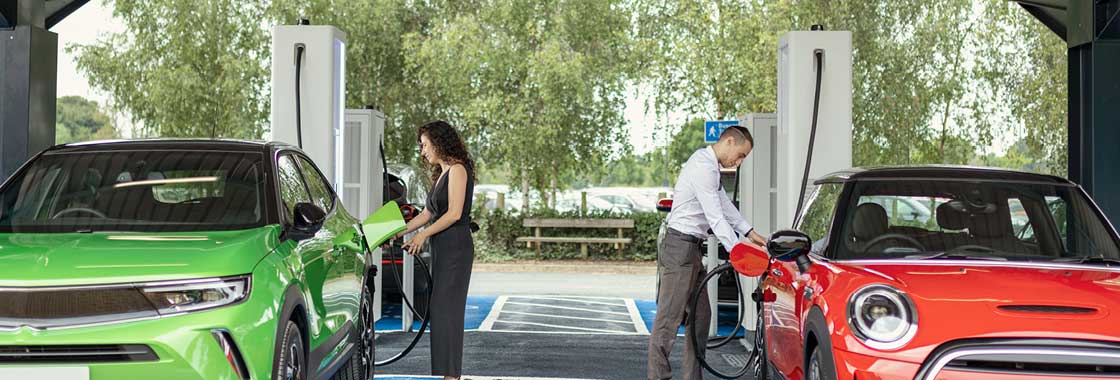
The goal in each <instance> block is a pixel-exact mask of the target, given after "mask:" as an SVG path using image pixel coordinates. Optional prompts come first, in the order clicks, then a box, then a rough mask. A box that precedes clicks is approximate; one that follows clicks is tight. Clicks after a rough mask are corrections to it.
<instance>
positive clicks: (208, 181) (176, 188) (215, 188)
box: [148, 170, 226, 203]
mask: <svg viewBox="0 0 1120 380" xmlns="http://www.w3.org/2000/svg"><path fill="white" fill-rule="evenodd" d="M148 178H149V179H165V180H168V181H167V183H166V184H163V185H155V186H152V196H154V197H155V198H156V200H157V201H160V202H163V203H188V202H195V203H197V202H201V201H202V200H203V199H205V198H220V197H222V196H223V195H224V194H225V188H226V181H225V178H226V171H224V170H168V171H160V172H152V173H149V174H148ZM199 179H202V180H203V181H197V180H199Z"/></svg>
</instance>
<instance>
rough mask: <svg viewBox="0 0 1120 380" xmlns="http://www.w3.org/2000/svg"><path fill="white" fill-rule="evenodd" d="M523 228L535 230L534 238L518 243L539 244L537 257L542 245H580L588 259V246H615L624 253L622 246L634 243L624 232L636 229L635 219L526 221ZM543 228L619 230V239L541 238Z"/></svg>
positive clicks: (519, 240)
mask: <svg viewBox="0 0 1120 380" xmlns="http://www.w3.org/2000/svg"><path fill="white" fill-rule="evenodd" d="M522 226H523V227H526V228H532V229H533V236H523V237H519V238H517V242H518V243H525V247H526V248H529V247H532V246H533V243H536V244H537V256H540V255H541V243H579V244H580V250H579V251H580V254H581V255H583V258H585V259H586V258H587V245H588V244H614V247H615V249H617V250H618V251H619V252H622V246H623V245H625V244H630V243H632V240H631V239H630V238H627V237H623V236H624V235H623V230H624V229H627V228H634V220H633V219H525V220H524V221H523V222H522ZM541 228H613V229H617V230H618V237H617V238H605V237H578V236H541Z"/></svg>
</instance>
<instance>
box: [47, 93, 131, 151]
mask: <svg viewBox="0 0 1120 380" xmlns="http://www.w3.org/2000/svg"><path fill="white" fill-rule="evenodd" d="M117 137H118V134H117V129H116V128H115V127H113V124H112V120H110V119H109V116H108V115H105V113H104V112H102V110H101V107H100V106H99V105H98V104H97V102H95V101H92V100H87V99H85V98H83V97H80V96H63V97H61V98H58V101H57V102H56V103H55V143H57V144H66V143H72V142H79V141H91V140H107V139H114V138H117Z"/></svg>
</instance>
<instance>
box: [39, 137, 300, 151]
mask: <svg viewBox="0 0 1120 380" xmlns="http://www.w3.org/2000/svg"><path fill="white" fill-rule="evenodd" d="M136 149H174V150H182V149H189V150H221V151H235V152H265V153H267V152H271V151H275V150H279V149H296V148H295V147H293V146H291V145H289V144H287V143H282V142H274V141H272V142H269V141H254V140H236V139H195V138H167V139H135V140H103V141H88V142H79V143H70V144H60V145H55V146H53V147H50V148H48V149H47V150H45V151H44V153H45V154H54V153H76V152H91V151H106V150H136Z"/></svg>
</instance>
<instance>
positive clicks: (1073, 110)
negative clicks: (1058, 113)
mask: <svg viewBox="0 0 1120 380" xmlns="http://www.w3.org/2000/svg"><path fill="white" fill-rule="evenodd" d="M1016 2H1018V3H1019V5H1021V6H1022V7H1023V9H1026V11H1027V12H1029V13H1030V14H1031V15H1032V16H1034V17H1035V18H1036V19H1038V20H1039V21H1041V22H1042V23H1043V24H1044V25H1046V27H1048V28H1050V30H1051V31H1053V32H1054V33H1055V34H1057V35H1058V36H1059V37H1061V38H1062V39H1064V40H1065V41H1066V46H1067V49H1068V60H1069V61H1068V62H1069V65H1068V70H1069V79H1068V80H1069V87H1068V88H1067V91H1068V92H1069V103H1068V104H1069V106H1068V117H1069V119H1068V120H1069V130H1068V137H1069V142H1068V144H1069V153H1068V156H1067V157H1068V159H1069V162H1068V169H1069V179H1070V180H1072V181H1074V182H1076V183H1078V184H1080V185H1081V186H1082V187H1084V188H1085V190H1086V191H1088V192H1089V194H1090V195H1092V196H1093V198H1094V199H1095V200H1096V201H1097V203H1098V204H1099V205H1100V207H1101V209H1102V210H1103V211H1104V213H1105V215H1106V216H1107V217H1108V218H1109V219H1110V220H1112V221H1113V222H1114V223H1116V222H1118V221H1120V170H1117V168H1116V167H1115V165H1116V163H1117V162H1120V149H1116V145H1117V144H1120V86H1118V85H1117V83H1120V70H1117V69H1116V68H1117V67H1120V0H1016Z"/></svg>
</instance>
